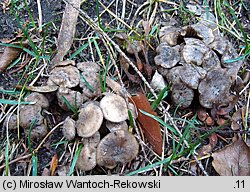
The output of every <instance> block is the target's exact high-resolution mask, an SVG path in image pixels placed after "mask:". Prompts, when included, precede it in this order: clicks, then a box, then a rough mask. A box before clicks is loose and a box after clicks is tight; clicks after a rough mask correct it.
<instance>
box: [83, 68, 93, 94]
mask: <svg viewBox="0 0 250 192" xmlns="http://www.w3.org/2000/svg"><path fill="white" fill-rule="evenodd" d="M80 78H81V80H82V81H83V82H84V83H85V84H86V85H87V87H88V88H89V89H90V91H92V92H93V93H94V92H95V90H94V88H93V87H92V86H91V85H90V84H89V82H88V81H87V80H86V79H85V78H84V77H83V75H82V73H80Z"/></svg>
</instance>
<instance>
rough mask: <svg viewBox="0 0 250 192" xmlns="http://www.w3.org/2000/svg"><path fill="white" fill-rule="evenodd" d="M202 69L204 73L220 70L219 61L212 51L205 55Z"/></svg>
mask: <svg viewBox="0 0 250 192" xmlns="http://www.w3.org/2000/svg"><path fill="white" fill-rule="evenodd" d="M202 67H203V69H205V70H206V71H209V70H212V69H218V68H221V65H220V59H219V57H218V56H217V55H216V53H215V52H214V51H212V50H210V51H208V52H207V53H206V54H205V56H204V59H203V62H202Z"/></svg>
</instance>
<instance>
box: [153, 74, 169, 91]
mask: <svg viewBox="0 0 250 192" xmlns="http://www.w3.org/2000/svg"><path fill="white" fill-rule="evenodd" d="M150 85H151V86H152V88H153V89H155V90H156V91H161V90H162V89H164V88H165V87H166V82H165V80H164V78H163V76H162V75H161V74H159V73H158V71H157V70H156V71H155V74H154V76H153V78H152V80H151V82H150Z"/></svg>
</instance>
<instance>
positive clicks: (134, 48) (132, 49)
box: [126, 40, 142, 54]
mask: <svg viewBox="0 0 250 192" xmlns="http://www.w3.org/2000/svg"><path fill="white" fill-rule="evenodd" d="M127 42H128V45H127V48H126V50H127V52H128V53H130V54H134V53H139V52H141V51H142V46H141V42H140V41H136V40H133V41H132V42H131V41H127Z"/></svg>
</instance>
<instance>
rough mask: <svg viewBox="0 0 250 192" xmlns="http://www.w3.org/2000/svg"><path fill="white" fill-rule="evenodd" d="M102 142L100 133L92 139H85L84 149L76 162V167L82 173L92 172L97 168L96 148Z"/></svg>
mask: <svg viewBox="0 0 250 192" xmlns="http://www.w3.org/2000/svg"><path fill="white" fill-rule="evenodd" d="M99 142H100V133H99V132H96V133H95V134H94V135H93V136H92V137H89V138H85V139H84V141H83V144H84V147H83V148H82V151H81V153H80V155H79V156H78V159H77V161H76V167H77V168H78V169H80V170H82V171H89V170H92V169H93V168H94V167H95V166H96V148H97V145H98V143H99Z"/></svg>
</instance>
